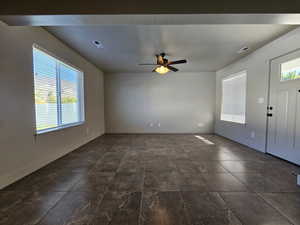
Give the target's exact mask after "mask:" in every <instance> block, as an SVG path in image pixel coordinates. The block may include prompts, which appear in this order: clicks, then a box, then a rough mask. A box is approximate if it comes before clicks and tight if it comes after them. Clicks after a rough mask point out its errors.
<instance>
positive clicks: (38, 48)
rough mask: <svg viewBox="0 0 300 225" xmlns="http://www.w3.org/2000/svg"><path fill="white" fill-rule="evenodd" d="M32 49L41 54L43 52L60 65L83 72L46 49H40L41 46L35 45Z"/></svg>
mask: <svg viewBox="0 0 300 225" xmlns="http://www.w3.org/2000/svg"><path fill="white" fill-rule="evenodd" d="M32 48H35V49H37V50H39V51H41V52H44V53H45V54H47V55H49V56H51V57H52V58H54V59H55V60H58V61H60V62H61V63H62V64H64V65H66V66H68V67H71V68H72V69H75V70H78V71H79V72H81V73H83V70H82V69H80V68H79V67H77V66H74V65H73V64H71V63H69V62H67V61H66V60H64V59H62V58H61V57H58V56H57V55H55V54H53V53H52V52H50V51H48V50H47V49H45V48H43V47H41V46H39V45H37V44H35V43H34V44H33V45H32Z"/></svg>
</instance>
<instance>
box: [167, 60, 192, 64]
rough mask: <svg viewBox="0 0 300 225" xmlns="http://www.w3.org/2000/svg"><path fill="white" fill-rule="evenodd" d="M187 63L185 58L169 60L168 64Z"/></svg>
mask: <svg viewBox="0 0 300 225" xmlns="http://www.w3.org/2000/svg"><path fill="white" fill-rule="evenodd" d="M181 63H187V61H186V59H182V60H177V61H173V62H169V63H168V65H173V64H181Z"/></svg>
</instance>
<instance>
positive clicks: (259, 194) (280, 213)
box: [255, 192, 294, 225]
mask: <svg viewBox="0 0 300 225" xmlns="http://www.w3.org/2000/svg"><path fill="white" fill-rule="evenodd" d="M263 193H264V192H263ZM255 195H257V196H258V197H259V198H260V199H262V200H263V201H264V202H265V203H266V204H267V205H269V206H270V207H271V208H272V209H274V210H275V211H276V212H278V213H279V215H281V216H282V217H283V218H285V219H286V220H287V221H288V222H289V223H290V224H291V225H294V223H293V222H292V221H291V220H290V219H289V218H288V217H287V216H286V215H285V214H284V213H282V212H280V210H278V209H277V208H276V207H274V206H273V205H272V204H271V203H269V202H268V201H267V200H266V199H265V198H263V196H261V193H255Z"/></svg>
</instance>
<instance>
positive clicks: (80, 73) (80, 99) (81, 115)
mask: <svg viewBox="0 0 300 225" xmlns="http://www.w3.org/2000/svg"><path fill="white" fill-rule="evenodd" d="M34 50H37V51H41V52H43V53H44V54H46V55H47V56H50V57H52V58H53V59H54V60H55V64H56V100H57V103H56V105H57V123H58V125H57V126H55V127H52V128H47V129H42V130H37V127H36V113H35V134H44V133H48V132H52V131H57V130H61V129H64V128H68V127H73V126H79V125H82V124H83V123H84V122H85V115H84V114H85V105H84V103H85V101H84V96H85V88H84V72H83V71H82V70H79V69H77V67H76V66H73V65H71V64H68V63H65V62H64V61H63V60H61V59H60V58H59V57H56V56H54V54H52V53H51V52H49V51H47V50H46V49H44V48H42V47H40V46H38V45H37V44H33V45H32V51H34ZM61 65H64V66H66V67H69V68H70V69H72V70H73V71H76V73H77V75H78V77H77V78H78V81H79V82H78V83H77V88H78V96H77V97H78V104H79V105H78V107H79V121H78V122H75V123H68V124H62V110H61V74H60V67H61ZM33 67H34V59H33ZM33 71H34V69H33ZM33 75H34V76H35V73H33ZM34 90H35V87H34Z"/></svg>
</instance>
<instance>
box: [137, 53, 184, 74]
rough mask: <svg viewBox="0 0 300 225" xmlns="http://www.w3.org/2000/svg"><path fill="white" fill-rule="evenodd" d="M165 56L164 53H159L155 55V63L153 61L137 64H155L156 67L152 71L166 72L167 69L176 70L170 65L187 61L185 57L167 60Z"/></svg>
mask: <svg viewBox="0 0 300 225" xmlns="http://www.w3.org/2000/svg"><path fill="white" fill-rule="evenodd" d="M165 56H166V53H160V54H159V55H155V57H156V64H154V63H142V64H139V65H141V66H146V65H155V66H156V67H155V68H154V69H153V70H152V72H157V73H159V74H166V73H167V72H169V71H173V72H177V71H178V69H177V68H175V67H173V66H171V65H174V64H181V63H187V61H186V59H182V60H176V61H171V62H169V60H168V59H166V58H165Z"/></svg>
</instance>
